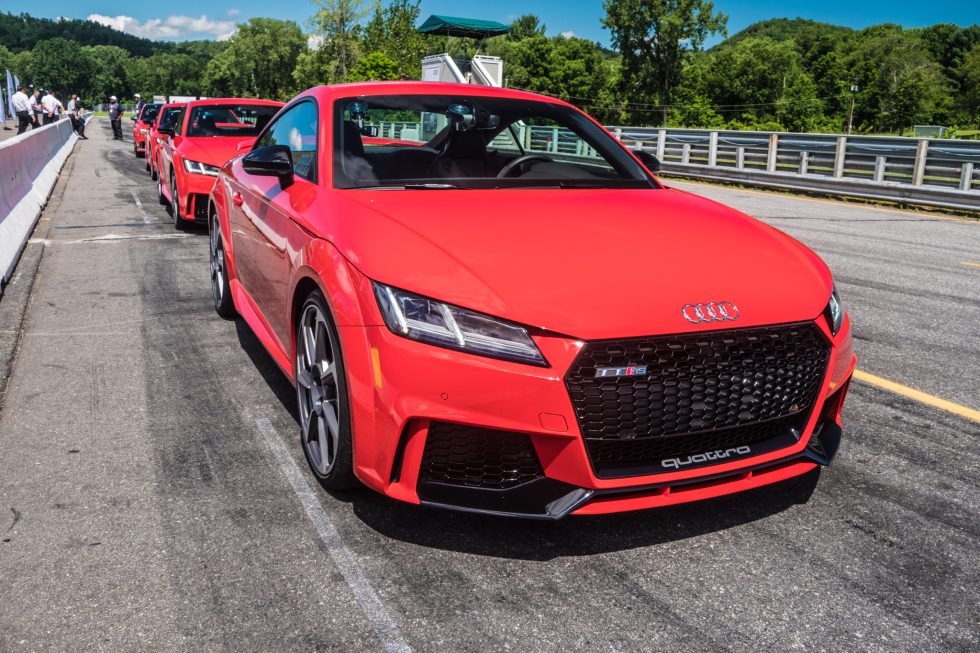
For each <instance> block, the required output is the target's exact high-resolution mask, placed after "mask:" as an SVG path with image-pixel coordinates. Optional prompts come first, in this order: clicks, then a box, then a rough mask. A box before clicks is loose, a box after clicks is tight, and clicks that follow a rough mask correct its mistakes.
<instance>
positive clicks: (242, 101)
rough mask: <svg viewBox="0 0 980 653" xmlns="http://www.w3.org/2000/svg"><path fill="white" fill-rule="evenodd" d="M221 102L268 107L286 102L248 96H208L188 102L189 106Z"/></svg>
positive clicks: (210, 104)
mask: <svg viewBox="0 0 980 653" xmlns="http://www.w3.org/2000/svg"><path fill="white" fill-rule="evenodd" d="M219 104H255V105H260V106H268V107H281V106H283V104H284V103H283V102H279V101H277V100H259V99H256V98H247V97H218V98H208V99H207V100H192V101H190V102H188V103H187V107H188V108H193V107H206V106H214V105H219Z"/></svg>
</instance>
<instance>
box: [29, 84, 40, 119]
mask: <svg viewBox="0 0 980 653" xmlns="http://www.w3.org/2000/svg"><path fill="white" fill-rule="evenodd" d="M40 97H41V91H34V92H33V93H31V99H30V100H29V102H30V105H31V126H32V127H40V126H41V121H40V119H39V118H38V116H39V115H41V105H40V103H39V102H38V99H39V98H40Z"/></svg>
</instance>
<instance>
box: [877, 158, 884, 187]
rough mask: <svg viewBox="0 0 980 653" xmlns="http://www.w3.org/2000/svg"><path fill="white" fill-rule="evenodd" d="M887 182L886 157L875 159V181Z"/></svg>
mask: <svg viewBox="0 0 980 653" xmlns="http://www.w3.org/2000/svg"><path fill="white" fill-rule="evenodd" d="M884 180H885V157H883V156H876V157H875V181H884Z"/></svg>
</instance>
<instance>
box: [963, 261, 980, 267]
mask: <svg viewBox="0 0 980 653" xmlns="http://www.w3.org/2000/svg"><path fill="white" fill-rule="evenodd" d="M960 265H972V266H973V267H975V268H980V263H971V262H970V261H960Z"/></svg>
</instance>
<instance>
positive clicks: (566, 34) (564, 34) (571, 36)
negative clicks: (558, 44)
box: [561, 30, 575, 39]
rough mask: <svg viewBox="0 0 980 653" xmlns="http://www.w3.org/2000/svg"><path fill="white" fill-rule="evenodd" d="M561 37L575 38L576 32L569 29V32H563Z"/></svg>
mask: <svg viewBox="0 0 980 653" xmlns="http://www.w3.org/2000/svg"><path fill="white" fill-rule="evenodd" d="M561 37H562V38H563V39H573V38H575V32H573V31H572V30H568V31H567V32H562V33H561Z"/></svg>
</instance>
